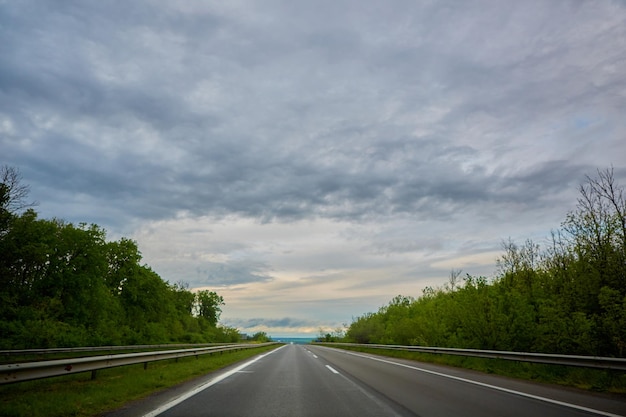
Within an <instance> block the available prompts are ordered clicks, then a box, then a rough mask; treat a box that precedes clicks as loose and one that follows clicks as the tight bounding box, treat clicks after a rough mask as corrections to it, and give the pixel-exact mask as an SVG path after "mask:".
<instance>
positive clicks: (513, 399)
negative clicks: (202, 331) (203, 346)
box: [110, 345, 626, 417]
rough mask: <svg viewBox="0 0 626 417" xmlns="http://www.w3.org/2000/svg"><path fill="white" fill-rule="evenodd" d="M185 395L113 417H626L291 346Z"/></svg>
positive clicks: (498, 385) (463, 378)
mask: <svg viewBox="0 0 626 417" xmlns="http://www.w3.org/2000/svg"><path fill="white" fill-rule="evenodd" d="M182 388H184V387H178V388H177V389H175V390H174V391H175V393H173V394H174V395H172V394H169V395H167V392H164V393H162V395H165V396H167V398H168V399H167V400H164V399H163V398H162V397H161V394H160V395H158V396H156V398H152V399H151V401H147V402H146V401H144V402H140V403H138V404H134V405H130V406H129V407H125V409H124V410H119V411H118V412H115V413H112V414H110V417H128V416H132V417H136V416H146V417H155V416H157V415H158V416H164V417H180V416H186V417H188V416H191V417H193V416H304V417H306V416H325V417H328V416H331V417H332V416H366V417H367V416H409V415H411V416H420V417H435V416H466V417H473V416H494V417H501V416H511V417H522V416H524V417H526V416H529V417H530V416H532V417H536V416H542V417H544V416H545V417H551V416H559V417H561V416H565V417H568V416H574V417H580V416H594V415H595V416H598V415H600V416H602V415H604V416H626V399H624V398H615V397H610V396H602V395H593V394H587V393H585V392H582V391H579V390H571V389H563V388H560V387H554V386H546V385H540V384H535V383H532V382H527V381H520V380H515V379H511V378H504V377H500V376H496V375H488V374H483V373H479V372H474V371H468V370H463V369H459V368H451V367H444V366H439V365H433V364H426V363H420V362H414V361H409V360H402V359H394V358H388V357H383V356H378V355H369V354H363V353H357V352H349V351H345V350H340V349H332V348H328V347H323V346H319V345H286V346H283V347H281V348H279V349H277V350H275V351H272V352H269V353H266V354H263V355H260V356H258V357H256V358H254V359H252V360H249V361H247V362H244V363H242V364H238V365H236V366H231V367H229V368H227V369H226V370H224V371H222V372H218V373H214V374H211V375H208V376H207V377H206V378H204V379H202V380H200V381H198V382H196V383H190V384H189V385H188V387H187V389H186V390H182ZM159 398H161V399H160V400H159ZM174 398H177V399H176V400H175V401H172V399H174ZM593 410H597V412H596V411H593Z"/></svg>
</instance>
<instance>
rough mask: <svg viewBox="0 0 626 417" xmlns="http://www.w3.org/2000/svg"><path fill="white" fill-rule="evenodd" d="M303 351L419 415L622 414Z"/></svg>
mask: <svg viewBox="0 0 626 417" xmlns="http://www.w3.org/2000/svg"><path fill="white" fill-rule="evenodd" d="M307 349H309V350H310V351H311V352H312V353H313V354H315V355H316V356H318V357H320V358H321V359H324V360H326V361H327V362H328V363H330V365H331V366H333V368H335V369H337V370H338V371H339V372H341V373H343V374H345V375H347V376H348V377H350V378H353V379H355V380H358V381H360V383H362V384H364V385H365V386H368V387H370V388H371V389H372V390H374V391H376V392H378V393H380V394H381V395H383V396H385V397H387V398H389V399H391V400H392V401H394V402H396V403H398V404H401V405H402V406H403V407H405V408H407V409H409V410H411V411H412V412H414V413H415V414H416V415H419V416H512V417H518V416H519V417H525V416H545V417H549V416H555V417H561V416H591V415H604V416H624V415H626V401H624V400H623V399H617V398H607V397H602V396H598V395H591V394H589V395H587V394H585V393H582V392H580V391H573V390H567V389H560V388H556V387H547V386H545V385H539V384H533V383H529V382H523V381H517V380H513V379H510V378H503V377H499V376H495V375H485V374H481V373H477V372H472V371H467V370H462V369H456V368H449V367H441V366H437V365H430V364H423V363H417V362H414V361H408V360H401V359H393V358H385V357H380V356H378V355H368V354H362V353H356V352H348V351H344V350H339V349H332V348H327V347H322V346H309V347H307Z"/></svg>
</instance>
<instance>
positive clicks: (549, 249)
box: [344, 168, 626, 357]
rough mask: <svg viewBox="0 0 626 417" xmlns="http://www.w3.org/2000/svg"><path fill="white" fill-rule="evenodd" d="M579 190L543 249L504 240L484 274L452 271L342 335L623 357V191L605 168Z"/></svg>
mask: <svg viewBox="0 0 626 417" xmlns="http://www.w3.org/2000/svg"><path fill="white" fill-rule="evenodd" d="M579 192H580V193H579V198H578V201H577V205H576V209H575V210H573V211H571V212H570V213H569V214H568V215H567V216H566V218H565V220H564V221H563V222H562V224H561V227H560V228H559V229H558V230H556V231H553V232H552V234H551V237H550V238H549V239H548V242H549V243H548V244H546V245H544V247H541V246H540V245H538V244H536V243H534V242H533V241H531V240H527V241H526V242H524V243H523V244H517V243H515V242H513V241H511V240H509V241H506V242H504V243H503V248H504V254H503V255H501V257H500V258H499V259H498V260H497V266H498V270H497V273H496V275H495V277H494V278H492V279H487V278H485V277H474V276H470V275H466V276H465V278H464V279H461V271H458V270H453V271H451V273H450V278H449V281H448V282H447V283H446V284H444V285H443V286H442V287H439V288H432V287H428V288H426V289H424V290H423V294H422V295H421V296H420V297H419V298H417V299H414V298H412V297H406V296H397V297H395V298H394V299H393V300H391V301H390V302H389V304H388V305H386V306H383V307H381V308H380V309H379V310H378V311H377V312H375V313H368V314H365V315H363V316H360V317H357V318H355V319H354V320H353V322H352V324H351V325H350V326H349V328H348V330H347V332H346V337H345V339H344V340H347V341H351V342H357V343H387V344H401V345H424V346H440V347H457V348H475V349H494V350H511V351H528V352H544V353H561V354H579V355H597V356H615V357H623V356H624V354H625V353H626V352H625V351H626V203H625V200H624V194H623V192H624V189H623V187H620V186H619V185H618V184H617V183H616V181H615V177H614V172H613V169H612V168H611V169H607V170H604V171H598V173H597V176H594V177H589V176H588V177H587V178H586V182H584V183H583V184H581V185H580V188H579Z"/></svg>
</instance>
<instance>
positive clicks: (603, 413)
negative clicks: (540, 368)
mask: <svg viewBox="0 0 626 417" xmlns="http://www.w3.org/2000/svg"><path fill="white" fill-rule="evenodd" d="M345 353H347V354H348V355H354V356H358V357H361V358H366V359H371V360H373V361H378V362H384V363H388V364H391V365H396V366H401V367H403V368H409V369H414V370H416V371H421V372H426V373H427V374H432V375H438V376H442V377H444V378H450V379H454V380H457V381H461V382H467V383H469V384H474V385H479V386H481V387H485V388H491V389H495V390H498V391H503V392H507V393H509V394H514V395H519V396H521V397H527V398H532V399H534V400H539V401H545V402H548V403H552V404H556V405H560V406H563V407H569V408H574V409H576V410H581V411H586V412H589V413H595V414H599V415H601V416H606V417H624V416H622V415H619V414H613V413H609V412H606V411H600V410H595V409H593V408H588V407H583V406H582V405H576V404H570V403H566V402H563V401H559V400H553V399H551V398H546V397H540V396H538V395H533V394H528V393H526V392H521V391H515V390H512V389H508V388H503V387H499V386H497V385H490V384H485V383H484V382H478V381H472V380H471V379H465V378H461V377H458V376H453V375H446V374H442V373H440V372H435V371H430V370H428V369H423V368H418V367H416V366H411V365H406V364H404V363H398V362H393V361H388V360H385V359H380V358H375V357H373V356H366V355H359V354H358V353H354V352H348V351H345ZM326 366H328V365H326Z"/></svg>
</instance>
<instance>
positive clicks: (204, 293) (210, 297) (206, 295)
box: [196, 290, 224, 326]
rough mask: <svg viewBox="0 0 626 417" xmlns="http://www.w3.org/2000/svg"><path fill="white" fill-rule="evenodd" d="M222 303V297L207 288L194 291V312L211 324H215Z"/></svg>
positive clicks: (218, 317)
mask: <svg viewBox="0 0 626 417" xmlns="http://www.w3.org/2000/svg"><path fill="white" fill-rule="evenodd" d="M222 305H224V298H222V296H220V295H218V294H217V293H215V292H213V291H209V290H201V291H198V292H197V293H196V314H197V315H198V317H201V318H203V319H205V320H207V321H208V322H209V324H210V325H211V326H216V325H217V322H218V320H219V319H220V314H221V313H222V309H221V308H220V306H222Z"/></svg>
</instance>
